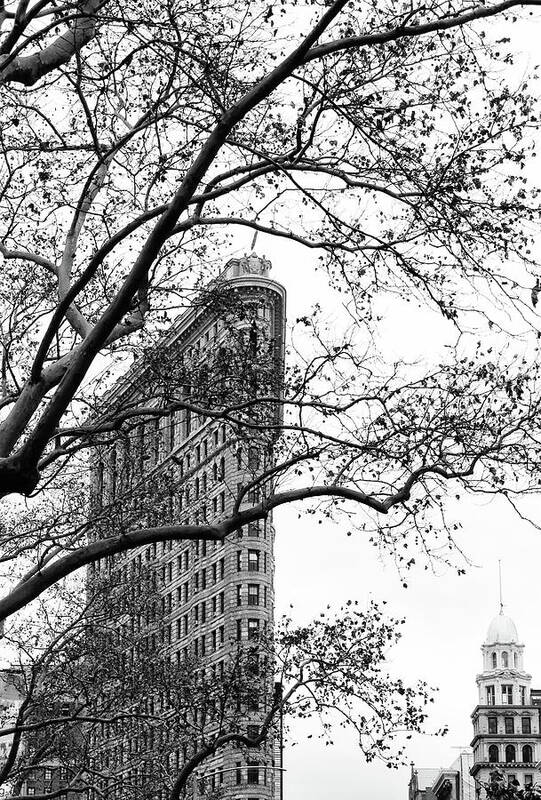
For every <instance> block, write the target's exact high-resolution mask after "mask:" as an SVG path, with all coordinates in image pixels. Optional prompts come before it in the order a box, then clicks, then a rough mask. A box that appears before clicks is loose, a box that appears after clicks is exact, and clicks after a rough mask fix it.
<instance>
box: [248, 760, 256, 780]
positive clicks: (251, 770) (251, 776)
mask: <svg viewBox="0 0 541 800" xmlns="http://www.w3.org/2000/svg"><path fill="white" fill-rule="evenodd" d="M247 782H248V783H249V784H252V785H254V784H256V783H259V767H258V765H257V762H254V761H248V770H247Z"/></svg>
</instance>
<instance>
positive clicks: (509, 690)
mask: <svg viewBox="0 0 541 800" xmlns="http://www.w3.org/2000/svg"><path fill="white" fill-rule="evenodd" d="M518 688H519V704H520V705H521V706H525V705H526V687H525V686H519V687H518ZM513 699H514V693H513V685H512V684H511V683H502V686H501V701H502V705H509V706H512V705H513ZM486 700H487V706H495V705H496V687H495V686H494V685H490V686H487V687H486Z"/></svg>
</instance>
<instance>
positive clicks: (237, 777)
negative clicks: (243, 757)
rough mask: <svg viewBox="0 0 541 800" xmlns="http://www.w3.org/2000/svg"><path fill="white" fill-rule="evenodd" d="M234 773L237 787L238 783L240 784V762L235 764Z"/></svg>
mask: <svg viewBox="0 0 541 800" xmlns="http://www.w3.org/2000/svg"><path fill="white" fill-rule="evenodd" d="M235 772H236V780H237V786H238V785H239V784H240V783H242V769H241V762H240V761H237V763H236V771H235Z"/></svg>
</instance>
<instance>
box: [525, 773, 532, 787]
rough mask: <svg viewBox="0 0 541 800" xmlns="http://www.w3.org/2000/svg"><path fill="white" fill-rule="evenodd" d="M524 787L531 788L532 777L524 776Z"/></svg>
mask: <svg viewBox="0 0 541 800" xmlns="http://www.w3.org/2000/svg"><path fill="white" fill-rule="evenodd" d="M524 786H533V775H525V776H524Z"/></svg>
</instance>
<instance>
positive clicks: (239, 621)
mask: <svg viewBox="0 0 541 800" xmlns="http://www.w3.org/2000/svg"><path fill="white" fill-rule="evenodd" d="M241 639H242V622H241V620H240V619H238V620H237V642H240V640H241Z"/></svg>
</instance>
